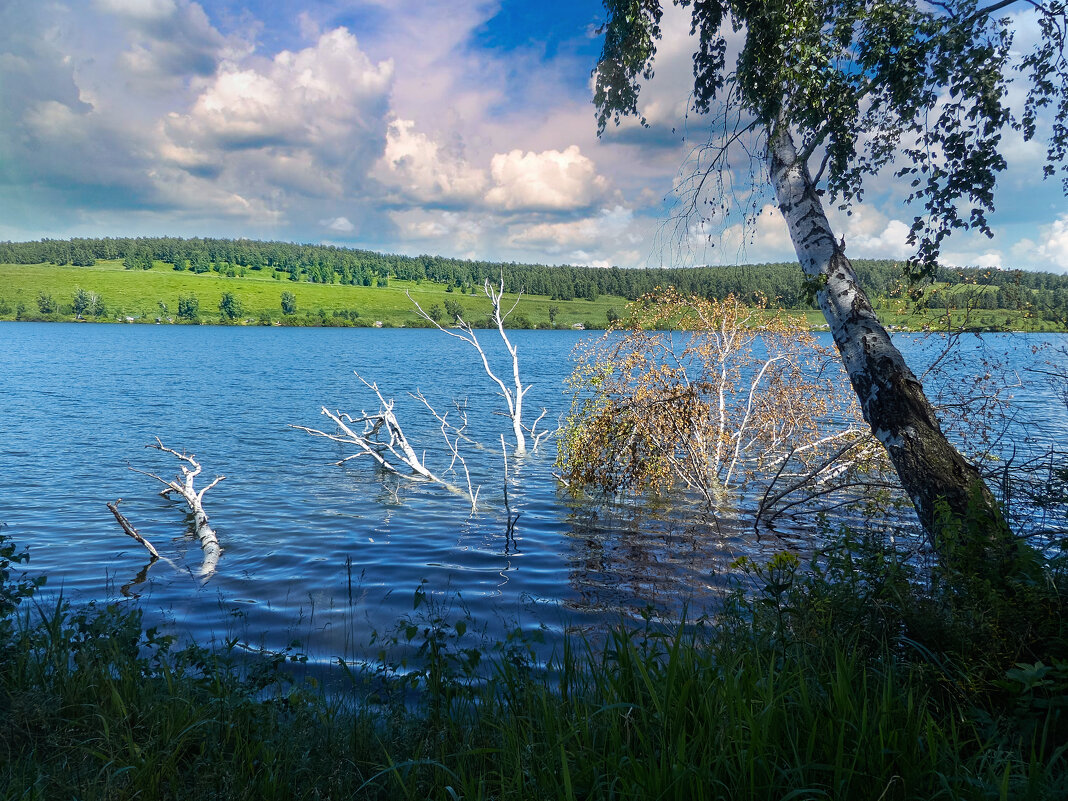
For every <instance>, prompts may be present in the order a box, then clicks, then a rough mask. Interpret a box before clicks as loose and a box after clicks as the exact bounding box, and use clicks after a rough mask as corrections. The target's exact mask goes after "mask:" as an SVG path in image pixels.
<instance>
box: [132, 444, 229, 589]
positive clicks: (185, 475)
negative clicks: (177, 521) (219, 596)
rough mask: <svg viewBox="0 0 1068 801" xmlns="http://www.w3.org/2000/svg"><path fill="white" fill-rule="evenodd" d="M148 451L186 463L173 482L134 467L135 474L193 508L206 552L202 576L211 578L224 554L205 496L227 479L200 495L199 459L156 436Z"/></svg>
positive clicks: (194, 522) (196, 526)
mask: <svg viewBox="0 0 1068 801" xmlns="http://www.w3.org/2000/svg"><path fill="white" fill-rule="evenodd" d="M145 447H146V448H155V449H156V450H158V451H163V452H165V453H169V454H171V455H173V456H175V457H177V458H178V459H179V460H180V461H181V462H183V464H180V465H179V467H180V468H181V470H182V475H181V476H176V477H175V478H174V479H172V480H171V481H167V480H166V479H163V478H160V477H159V476H157V475H155V474H154V473H147V472H145V471H144V470H136V469H134V468H132V467H131V468H130V469H131V470H133V471H134V472H135V473H141V474H143V475H146V476H151V477H152V478H154V479H156V480H157V481H159V482H161V483H162V484H164V485H165V487H166V489H164V490H163V492H161V493H160V494H161V495H164V496H166V495H168V494H170V493H172V492H175V493H177V494H178V495H181V496H182V498H183V499H184V500H185V502H186V505H187V506H188V507H189V511H190V512H192V514H193V532H194V533H195V534H196V536H197V539H199V540H200V548H201V550H202V551H203V552H204V559H203V562H202V563H201V565H200V576H201V577H202V578H205V579H206V578H209V577H210V576H211V575H212V574H213V573H214V572H215V569H216V567H217V566H218V564H219V557H220V556H221V555H222V547H221V546H220V545H219V538H218V536H217V535H216V534H215V529H213V528H212V527H211V524H210V523H209V522H208V514H207V512H205V511H204V493H205V492H207V491H208V490H209V489H211V488H212V487H214V486H215V485H216V484H218V483H219V482H220V481H222V480H223V479H224V478H226V476H218V477H217V478H216V479H215V480H214V481H212V482H211V484H209V485H208V486H206V487H205V488H204V489H202V490H201V491H200V492H197V491H196V490H195V489H194V487H193V480H194V479H195V478H196V477H197V476H198V475H200V472H201V470H202V469H203V468H202V467H201V465H200V463H199V462H198V461H197V460H196V458H195V457H194V456H193V454H184V453H178V451H176V450H174V449H173V448H168V447H166V446H165V445H164V444H163V443H162V442H160V439H159V437H156V442H155V444H148V445H146V446H145ZM186 465H190V466H191V467H192V468H193V469H192V470H190V469H189V467H186Z"/></svg>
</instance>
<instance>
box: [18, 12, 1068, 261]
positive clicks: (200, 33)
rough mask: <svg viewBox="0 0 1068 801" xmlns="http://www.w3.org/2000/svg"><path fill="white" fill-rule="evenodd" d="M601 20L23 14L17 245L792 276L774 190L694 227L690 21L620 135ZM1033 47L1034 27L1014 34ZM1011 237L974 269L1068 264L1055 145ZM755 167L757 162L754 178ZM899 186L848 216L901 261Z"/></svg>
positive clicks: (669, 32) (1032, 154) (668, 40)
mask: <svg viewBox="0 0 1068 801" xmlns="http://www.w3.org/2000/svg"><path fill="white" fill-rule="evenodd" d="M602 13H603V12H602V10H601V6H600V3H599V2H593V1H592V0H572V1H571V2H556V0H553V1H552V2H529V0H470V1H469V0H452V2H436V1H432V0H410V1H409V2H404V3H401V2H392V1H391V0H368V1H366V2H343V1H342V0H324V1H323V2H310V1H309V0H275V1H274V2H266V0H263V1H262V2H248V0H244V1H241V0H202V2H191V0H6V2H4V3H2V4H0V239H16V240H21V239H33V238H39V237H63V238H65V237H69V236H103V235H153V234H173V235H180V236H197V235H205V236H226V237H240V236H244V237H252V238H260V239H274V238H277V239H287V240H295V241H302V242H331V243H337V244H345V245H353V246H357V247H367V248H373V249H378V250H386V251H392V252H401V253H409V254H415V253H438V254H444V255H454V256H464V257H473V258H488V259H505V260H517V261H538V262H547V263H565V262H566V263H580V264H593V265H609V264H618V265H623V266H647V265H648V266H658V265H662V264H666V265H686V264H695V263H733V262H735V261H766V260H782V259H792V258H793V251H792V248H791V246H790V243H789V240H788V238H787V236H786V232H785V227H784V226H783V224H782V222H781V220H780V219H779V218H778V216H777V215H776V214H775V213H773V212H772V210H771V208H770V207H768V206H767V204H769V203H770V198H769V197H767V196H766V195H760V194H755V195H748V185H747V184H746V178H745V175H746V173H747V170H746V169H740V170H739V171H738V174H737V176H736V178H737V180H738V181H739V182H740V185H742V186H744V187H745V194H746V198H745V199H746V200H747V201H748V202H749V204H750V205H751V206H752V207H753V208H756V209H764V212H765V213H763V214H760V215H759V216H758V217H757V218H756V223H755V224H754V225H753V226H751V227H750V228H749V229H748V230H743V228H742V227H741V225H740V222H739V220H738V219H735V218H729V219H727V220H726V221H724V222H723V223H721V224H717V225H712V226H701V227H693V226H691V227H690V228H689V229H688V230H682V231H681V232H680V230H679V229H678V227H677V226H675V225H674V224H673V223H672V222H671V220H670V205H671V201H670V198H671V196H672V190H673V187H674V186H675V185H676V183H677V181H678V180H679V178H680V176H684V175H685V174H686V172H685V171H686V167H685V166H684V165H685V164H686V163H687V158H688V156H689V154H690V152H691V148H692V145H693V144H694V143H700V141H701V139H702V135H703V126H702V120H701V119H700V118H695V117H693V116H692V115H689V116H688V115H687V114H686V109H687V98H688V95H689V91H690V87H691V85H692V78H691V76H690V53H691V52H692V50H691V45H690V41H689V37H688V26H687V21H686V19H685V17H684V16H683V15H681V14H679V13H677V12H675V11H674V10H671V12H670V13H669V14H668V15H667V17H666V19H665V27H664V30H665V38H664V41H663V43H662V45H661V47H660V54H659V57H658V62H657V74H656V78H655V79H654V80H653V81H652V82H651V83H650V84H649V85H648V86H646V87H645V88H644V89H643V92H642V102H643V108H644V111H645V113H646V116H647V117H648V118H649V120H650V122H651V127H650V128H648V129H643V128H641V127H639V126H638V125H636V124H635V123H633V122H628V123H626V124H625V125H624V126H622V127H621V128H619V129H610V130H609V131H608V132H606V134H605V136H604V137H602V138H600V139H598V137H597V135H596V124H595V119H594V111H593V107H592V104H591V102H590V70H591V69H592V67H593V65H594V62H595V60H596V57H597V55H598V53H599V51H600V42H599V40H598V38H597V36H596V27H597V25H598V24H599V22H600V20H601V17H602ZM1017 24H1018V27H1019V32H1018V39H1020V40H1021V41H1026V39H1027V38H1028V37H1029V36H1030V35H1031V34H1032V32H1033V25H1032V23H1031V21H1030V20H1029V19H1028V18H1027V17H1026V16H1021V17H1019V18H1018V20H1017ZM1008 145H1009V146H1008V147H1007V149H1006V150H1007V154H1008V158H1009V161H1010V169H1009V171H1008V172H1007V173H1006V174H1005V176H1004V177H1003V179H1002V180H1001V182H1000V194H999V200H998V212H997V213H996V214H995V215H994V216H993V218H992V220H993V223H994V227H995V237H994V239H992V240H990V239H986V238H984V237H979V236H972V235H965V236H961V237H957V238H955V239H953V240H952V241H951V242H950V243H949V245H948V247H946V249H945V260H946V261H947V262H949V263H954V264H979V265H996V266H1004V267H1031V268H1041V269H1052V270H1055V271H1057V272H1064V271H1066V268H1068V203H1066V202H1065V199H1064V198H1063V196H1062V195H1061V194H1060V187H1059V185H1058V183H1057V182H1056V181H1052V182H1050V181H1046V182H1043V181H1042V180H1041V177H1040V175H1041V155H1042V146H1041V144H1039V143H1023V142H1022V141H1010V142H1009V143H1008ZM745 166H747V165H743V167H745ZM905 194H906V192H905V187H903V186H899V185H898V183H897V182H896V181H894V180H893V179H892V177H891V176H890V175H885V176H878V177H877V178H876V179H875V180H874V181H873V182H872V184H871V186H870V189H869V191H868V193H867V195H866V197H865V203H864V205H863V206H862V207H860V208H858V209H856V210H855V212H854V214H853V215H852V216H850V217H845V216H844V215H838V216H836V217H835V220H834V222H835V223H836V225H837V227H838V229H839V230H840V231H841V232H842V233H843V234H844V236H845V238H846V241H847V243H848V246H849V254H850V255H851V256H854V257H889V258H900V257H904V256H905V255H907V253H908V249H907V247H906V245H905V243H904V233H905V231H906V230H907V226H908V222H909V221H910V220H911V218H912V216H913V213H914V212H913V211H911V210H910V209H908V208H906V207H904V206H903V204H902V198H903V197H904V195H905Z"/></svg>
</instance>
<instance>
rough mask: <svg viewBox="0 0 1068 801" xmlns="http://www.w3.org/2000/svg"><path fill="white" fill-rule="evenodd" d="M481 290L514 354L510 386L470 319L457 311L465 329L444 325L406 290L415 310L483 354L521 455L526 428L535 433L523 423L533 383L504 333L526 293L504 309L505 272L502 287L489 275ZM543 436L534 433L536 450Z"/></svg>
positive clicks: (436, 326)
mask: <svg viewBox="0 0 1068 801" xmlns="http://www.w3.org/2000/svg"><path fill="white" fill-rule="evenodd" d="M482 291H483V292H484V293H485V295H486V297H487V298H489V300H490V303H492V304H493V313H492V314H491V315H490V318H491V319H492V320H493V322H494V324H495V325H496V326H497V333H498V334H500V337H501V341H503V342H504V347H505V349H506V350H507V351H508V355H509V356H511V357H512V380H513V386H512V387H509V386H508V385H507V384H505V383H504V381H502V380H501V379H500V378H499V377H498V376H497V374H496V373H494V372H493V369H492V368H491V367H490V363H489V359H488V358H487V356H486V351H484V350H483V349H482V345H481V344H480V343H479V341H478V337H477V336H475V331H474V329H473V328H472V326H471V324H470V323H468V322H467V321H466V320H464V319H463V318H462V317H460V316H458V315H457V317H456V325H457V327H458V328H459V329H460V331H461V332H462V333H456V332H455V331H452V330H450V329H448V328H445V327H443V326H442V325H441V324H440V323H439V322H438V321H437V320H435V319H434V318H433V317H431V316H430V315H429V314H427V313H426V312H425V311H423V307H422V306H420V305H419V302H418V301H417V300H415V298H413V297H412V296H411V293H409V292H405V294H406V295H408V300H410V301H411V302H412V304H413V305H414V306H415V310H416V312H418V314H419V316H420V317H422V318H423V319H424V320H426V321H427V322H429V323H431V324H432V325H433V326H434V327H435V328H437V329H438V330H439V331H441V332H442V333H445V334H448V335H449V336H450V337H455V338H456V339H459V340H461V341H463V342H466V343H467V344H468V345H470V346H471V347H473V348H474V349H475V350H476V351H478V355H479V356H481V357H482V367H483V368H484V369H485V371H486V375H488V376H489V377H490V379H491V380H492V381H493V382H494V383H495V384H496V385H497V386H498V387H499V388H500V395H501V396H502V397H503V398H504V402H505V404H506V405H507V407H508V418H509V419H510V420H511V421H512V433H513V435H514V436H515V452H516V455H517V456H521V455H523V454H525V453H526V452H527V432H528V431H529V432H530V434H531V435H533V427H531V428H530V429H527V428H526V427H525V426H524V425H523V398H524V397H525V396H526V394H527V392H529V391H530V385H528V386H526V387H524V386H523V382H522V381H521V380H520V378H519V352H518V350H517V348H516V346H515V345H513V344H512V342H511V340H509V339H508V335H507V334H506V333H505V330H504V321H505V320H507V319H508V316H509V315H510V314H511V313H512V312H514V311H515V309H516V306H518V305H519V299H520V298H521V297H522V296H523V293H522V292H520V293H519V294H518V295H516V299H515V303H513V304H512V308H510V309H509V310H508V311H506V312H503V313H502V312H501V301H502V299H503V297H504V275H503V273H502V275H501V282H500V286H499V287H494V286H493V284H491V283H490V282H489V279H488V278H487V279H486V281H485V283H484V284H483V285H482ZM540 419H541V416H539V417H538V420H540ZM534 422H535V425H537V420H535V421H534ZM546 433H547V432H546ZM544 436H545V433H543V434H542V435H541V436H537V437H534V447H533V450H537V447H538V443H539V442H540V441H541V439H542V437H544Z"/></svg>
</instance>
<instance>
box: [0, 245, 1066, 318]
mask: <svg viewBox="0 0 1068 801" xmlns="http://www.w3.org/2000/svg"><path fill="white" fill-rule="evenodd" d="M231 272H233V275H232V276H230V275H227V274H225V273H218V272H214V271H208V272H205V273H202V274H194V273H192V272H189V271H181V272H176V271H175V270H174V269H173V268H172V267H171V265H169V264H166V263H164V262H159V261H157V262H155V263H154V266H153V267H152V269H150V270H126V269H124V268H123V265H122V262H121V261H120V260H111V261H105V260H101V261H98V262H97V263H96V264H95V265H94V266H92V267H76V266H72V265H55V264H28V265H27V264H0V320H49V321H70V320H73V319H75V317H76V312H75V309H74V308H73V303H74V298H75V294H76V293H77V291H78V290H79V289H81V290H85V291H86V292H90V293H95V294H96V295H97V296H98V297H99V298H100V300H101V301H102V302H103V313H102V314H93V313H86V314H84V315H82V317H83V318H84V319H86V320H89V321H102V322H138V323H155V322H157V321H158V322H161V323H169V322H179V323H180V322H190V321H189V320H183V319H182V318H181V317H179V299H180V298H182V297H195V298H196V300H197V304H198V307H199V312H198V320H199V322H203V323H217V322H220V321H222V314H221V311H220V308H219V303H220V301H221V300H222V298H223V295H224V293H230V294H231V295H233V297H234V299H235V300H236V301H237V304H238V307H239V314H237V316H236V318H235V319H233V320H232V321H231V322H233V323H236V324H244V325H272V324H273V325H334V326H372V325H375V324H377V323H381V324H382V325H384V326H389V327H400V326H407V327H411V326H420V325H425V324H426V323H425V321H424V320H422V319H421V318H420V317H419V316H418V314H416V312H415V309H414V306H413V305H412V302H411V300H409V298H408V297H407V294H406V293H408V294H411V296H412V298H414V299H415V300H416V301H418V303H419V304H420V305H421V306H422V307H423V308H424V309H426V310H428V311H429V310H431V309H433V308H434V307H438V309H440V310H441V311H442V312H443V315H442V320H443V321H445V320H448V319H451V317H449V316H448V314H447V313H445V311H446V302H448V303H450V304H456V306H457V307H458V308H459V309H461V310H462V313H463V316H464V319H467V320H472V321H475V322H476V323H477V322H478V321H481V320H484V319H485V317H486V315H487V314H488V312H489V309H490V304H489V301H488V300H487V299H486V298H485V297H484V296H483V295H482V293H481V292H480V291H478V292H476V293H475V294H465V293H464V292H462V291H461V290H460V289H459V288H454V289H453V291H448V287H447V285H446V284H443V283H436V282H434V281H430V280H423V281H418V282H416V281H405V280H400V279H397V278H392V277H391V278H388V279H386V285H385V286H353V285H349V284H314V283H309V282H307V281H290V280H289V275H288V273H284V272H280V271H275V270H270V269H266V270H258V271H257V270H248V269H244V268H241V269H239V270H237V271H233V270H231ZM469 289H470V287H469ZM934 290H935V291H937V292H940V293H941V296H942V297H943V298H944V300H945V299H948V302H949V303H950V304H951V305H952V302H953V298H955V297H957V296H958V295H961V288H960V287H946V286H943V285H936V286H935V287H934ZM950 290H956V291H950ZM284 292H289V293H292V295H293V301H294V303H295V311H294V312H293V313H290V314H287V313H285V312H284V311H283V308H282V293H284ZM42 296H43V297H44V298H46V299H49V300H50V301H51V302H52V304H53V310H51V311H44V310H42V308H41V305H40V303H39V299H40V298H42ZM514 301H515V295H514V294H513V295H507V296H506V300H505V302H504V304H503V306H504V308H506V309H507V308H511V306H512V304H513V303H514ZM875 302H876V306H877V309H878V312H879V316H880V319H881V320H882V321H883V323H884V324H885V325H887V326H892V327H894V328H896V329H903V330H913V331H919V330H923V329H924V328H931V329H933V330H944V329H945V327H946V321H945V319H944V315H945V314H946V312H945V309H944V308H923V307H922V306H918V305H917V304H914V303H908V302H905V301H904V300H902V299H900V298H889V297H877V298H875ZM965 302H966V299H965ZM626 305H627V300H626V299H625V298H622V297H618V296H612V295H604V296H601V297H599V298H598V299H597V300H596V301H590V300H582V299H575V300H553V299H552V298H550V297H548V296H545V295H524V296H523V297H522V298H521V299H520V300H519V303H518V306H517V307H516V309H515V311H514V313H513V315H512V317H511V318H510V319H509V323H510V324H511V325H513V326H514V327H517V328H531V327H536V328H550V327H556V328H571V327H573V326H576V325H583V326H585V327H586V328H603V327H605V326H606V325H607V324H608V323H609V322H610V320H611V319H613V318H614V317H615V316H617V315H623V314H625V310H626ZM796 313H798V314H803V315H804V316H805V317H806V318H807V320H808V322H809V325H810V326H812V327H813V328H820V327H823V326H825V324H826V321H825V320H824V318H823V315H822V314H821V313H820V312H819V311H815V310H809V311H805V312H796ZM953 325H954V326H956V327H961V326H964V327H967V328H970V329H975V330H983V331H1063V330H1065V329H1064V327H1063V326H1061V325H1059V324H1057V323H1055V322H1052V321H1050V320H1048V319H1043V318H1042V317H1040V316H1037V315H1035V314H1032V313H1030V312H1029V311H1028V310H1026V309H974V310H972V311H970V312H968V313H967V314H965V313H964V312H962V311H959V310H958V311H954V312H953Z"/></svg>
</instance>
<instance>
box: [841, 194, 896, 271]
mask: <svg viewBox="0 0 1068 801" xmlns="http://www.w3.org/2000/svg"><path fill="white" fill-rule="evenodd" d="M832 228H833V229H834V230H835V231H836V232H838V231H840V232H841V235H842V236H843V237H844V238H845V242H846V249H847V251H848V254H849V256H850V257H852V258H862V259H905V258H908V257H909V256H910V255H912V253H913V252H914V250H915V249H914V248H913V247H911V246H910V245H909V244H908V241H907V240H908V235H909V226H908V224H907V223H904V222H902V221H901V220H897V219H890V218H888V217H887V216H886V215H885V214H883V213H881V212H880V211H879V210H878V209H876V208H873V207H870V206H864V205H859V206H855V207H854V208H853V213H852V214H850V215H846V214H842V213H837V214H834V215H833V225H832Z"/></svg>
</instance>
